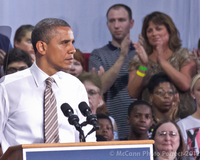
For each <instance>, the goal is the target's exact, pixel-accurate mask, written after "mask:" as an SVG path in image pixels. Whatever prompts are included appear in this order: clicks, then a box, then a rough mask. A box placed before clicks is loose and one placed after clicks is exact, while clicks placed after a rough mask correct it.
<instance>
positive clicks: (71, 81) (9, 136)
mask: <svg viewBox="0 0 200 160" xmlns="http://www.w3.org/2000/svg"><path fill="white" fill-rule="evenodd" d="M48 77H49V76H48V75H47V74H46V73H44V72H43V71H42V70H41V69H40V68H39V67H38V66H37V65H36V64H35V63H34V64H33V65H32V66H31V67H30V68H28V69H26V70H23V71H20V72H17V73H14V74H10V75H7V76H5V77H2V78H1V79H0V143H1V145H2V149H3V152H5V151H6V149H7V148H8V147H9V146H13V145H19V144H32V143H44V131H43V105H44V90H45V88H46V84H45V80H46V79H47V78H48ZM51 77H53V78H54V80H55V83H53V84H52V89H53V92H54V94H55V97H56V102H57V112H58V127H59V139H60V140H59V142H60V143H67V142H79V132H78V131H76V129H75V127H74V126H72V125H70V124H69V123H68V118H67V117H65V116H64V114H63V113H62V111H61V109H60V106H61V105H62V104H63V103H68V104H69V105H70V106H71V107H72V108H73V110H74V114H76V115H78V117H79V119H80V121H79V123H81V122H83V121H85V120H86V118H85V117H83V115H82V114H81V112H80V111H79V109H78V105H79V103H80V102H82V101H85V102H86V103H87V104H88V96H87V92H86V90H85V87H84V85H83V84H82V83H81V82H80V81H79V80H78V79H77V78H76V77H74V76H72V75H70V74H68V73H65V72H62V71H60V72H57V73H56V74H54V75H53V76H51ZM91 128H92V126H86V127H83V130H84V133H85V135H86V134H87V133H88V132H89V131H90V129H91ZM86 141H87V142H92V141H93V142H94V141H96V137H95V133H93V134H91V135H90V136H88V137H87V138H86Z"/></svg>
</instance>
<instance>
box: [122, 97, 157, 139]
mask: <svg viewBox="0 0 200 160" xmlns="http://www.w3.org/2000/svg"><path fill="white" fill-rule="evenodd" d="M152 120H153V119H152V109H151V105H150V104H149V103H147V102H145V101H139V100H138V101H135V102H133V103H131V104H130V106H129V108H128V117H127V124H128V125H130V129H129V135H128V137H127V139H124V140H146V139H149V137H148V130H149V128H150V127H151V125H152Z"/></svg>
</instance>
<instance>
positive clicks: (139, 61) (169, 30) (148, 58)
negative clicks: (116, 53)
mask: <svg viewBox="0 0 200 160" xmlns="http://www.w3.org/2000/svg"><path fill="white" fill-rule="evenodd" d="M142 37H143V38H144V41H145V49H144V48H143V46H142V45H140V43H134V47H135V51H136V53H137V55H136V56H135V57H134V58H133V59H132V60H131V61H130V63H129V83H128V92H129V95H130V96H131V97H132V98H138V99H140V98H142V99H143V100H146V101H148V102H149V93H148V90H147V84H148V81H149V79H150V78H151V77H152V76H153V75H154V74H156V73H159V72H164V73H166V74H167V75H168V76H169V77H170V78H171V80H172V83H173V84H174V85H175V87H176V91H177V92H178V93H179V96H180V106H179V110H180V117H181V118H184V117H186V116H188V115H190V114H192V113H194V112H195V103H194V100H193V99H192V97H191V96H190V93H189V86H190V81H191V77H193V76H194V75H195V74H196V64H195V61H194V60H193V58H192V56H191V55H192V53H191V52H190V51H189V50H188V49H186V48H181V40H180V39H179V31H178V30H177V28H176V26H175V25H174V23H173V21H172V19H171V18H170V17H169V16H168V15H166V14H164V13H161V12H153V13H151V14H149V15H147V16H146V17H145V18H144V21H143V27H142Z"/></svg>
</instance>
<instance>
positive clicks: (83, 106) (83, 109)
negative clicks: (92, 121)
mask: <svg viewBox="0 0 200 160" xmlns="http://www.w3.org/2000/svg"><path fill="white" fill-rule="evenodd" d="M78 108H79V109H80V111H81V113H82V114H83V115H84V116H86V111H89V112H91V109H90V107H89V106H88V105H87V103H86V102H81V103H80V104H79V105H78Z"/></svg>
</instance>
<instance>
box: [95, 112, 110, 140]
mask: <svg viewBox="0 0 200 160" xmlns="http://www.w3.org/2000/svg"><path fill="white" fill-rule="evenodd" d="M97 120H98V125H99V130H97V131H96V135H97V136H98V135H101V136H103V137H104V138H105V139H106V140H107V141H114V134H113V125H112V122H111V120H110V118H109V117H108V116H107V115H105V114H97Z"/></svg>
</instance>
